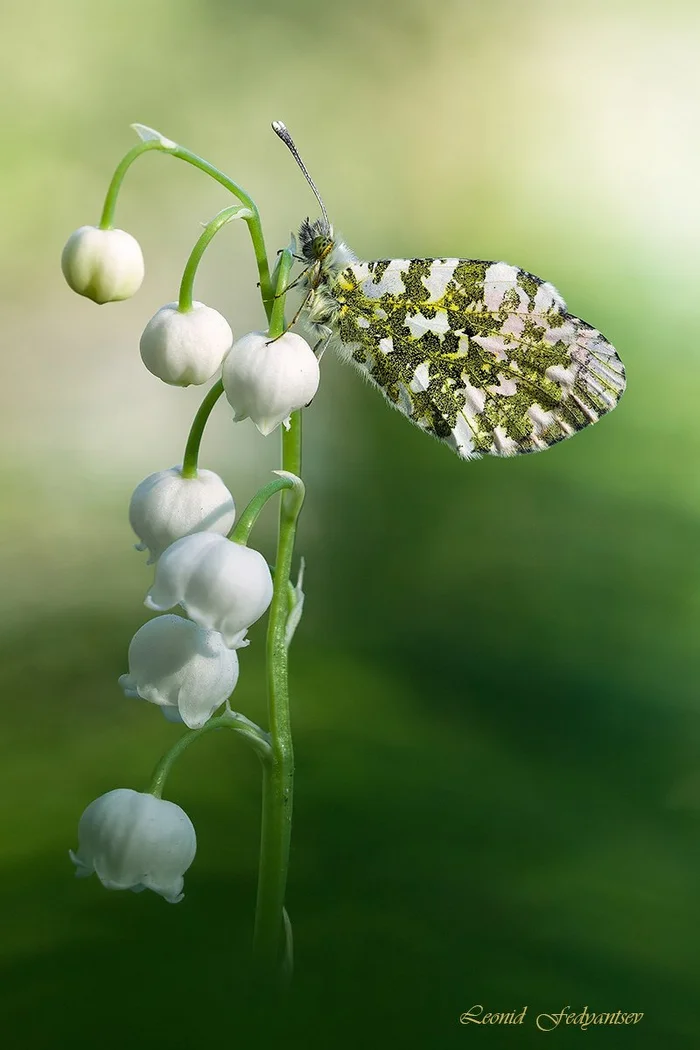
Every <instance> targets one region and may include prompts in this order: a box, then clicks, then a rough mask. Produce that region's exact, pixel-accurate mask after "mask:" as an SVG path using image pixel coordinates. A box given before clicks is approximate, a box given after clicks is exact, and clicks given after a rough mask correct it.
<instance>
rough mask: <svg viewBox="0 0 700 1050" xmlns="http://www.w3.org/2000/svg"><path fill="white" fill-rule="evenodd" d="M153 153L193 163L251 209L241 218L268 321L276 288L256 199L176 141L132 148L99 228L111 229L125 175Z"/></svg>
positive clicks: (116, 176) (156, 141)
mask: <svg viewBox="0 0 700 1050" xmlns="http://www.w3.org/2000/svg"><path fill="white" fill-rule="evenodd" d="M151 150H158V152H160V153H168V154H169V155H170V156H171V157H177V159H178V160H184V161H185V163H187V164H192V165H193V167H195V168H198V169H199V170H200V171H203V172H204V174H205V175H209V176H210V178H212V179H214V180H215V181H216V182H218V183H220V184H221V185H222V186H224V187H225V188H226V189H227V190H229V192H230V193H232V194H233V195H234V197H238V199H239V201H241V203H242V204H244V205H245V206H246V208H248V209H250V213H251V214H250V217H249V218H245V217H244V216H241V217H242V218H245V222H246V223H247V225H248V231H249V233H250V239H251V241H252V242H253V251H254V253H255V261H256V263H257V267H258V274H259V277H260V294H261V296H262V301H263V306H264V308H265V314H266V316H267V318H268V320H269V319H270V316H271V314H272V306H273V289H272V282H271V281H270V267H269V265H268V261H267V251H266V249H265V238H264V237H263V231H262V224H261V222H260V213H259V212H258V209H257V205H256V204H255V201H254V200H253V198H252V197H250V196H249V195H248V194H247V193H246V192H245V190H244V189H242V187H240V186H239V185H238V184H237V183H236V182H234V181H233V179H230V178H229V177H228V175H226V174H224V172H223V171H219V169H218V168H215V167H214V165H213V164H210V163H209V161H206V160H204V158H203V157H199V156H197V154H196V153H193V152H192V151H191V150H188V149H186V148H185V147H184V146H178V145H177V144H176V143H174V142H169V141H168V140H167V139H163V138H162V137H158V138H149V139H148V141H146V142H139V143H138V145H136V146H134V147H133V149H130V150H129V152H128V153H127V154H126V155H125V156H124V157H123V158H122V160H121V161H120V162H119V164H118V165H117V168H116V171H115V172H114V175H113V176H112V181H111V183H110V185H109V189H108V190H107V196H106V197H105V203H104V208H103V209H102V217H101V219H100V229H101V230H109V229H111V228H112V224H113V221H114V211H115V208H116V205H117V197H118V196H119V190H120V189H121V184H122V182H123V181H124V176H125V175H126V173H127V171H128V170H129V168H130V167H131V165H132V164H133V163H134V161H135V160H136V159H137V158H138V157H140V156H141V154H142V153H148V152H149V151H151Z"/></svg>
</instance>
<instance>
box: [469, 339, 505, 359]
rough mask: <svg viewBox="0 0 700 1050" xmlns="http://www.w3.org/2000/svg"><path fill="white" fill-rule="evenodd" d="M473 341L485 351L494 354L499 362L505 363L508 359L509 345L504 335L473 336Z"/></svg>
mask: <svg viewBox="0 0 700 1050" xmlns="http://www.w3.org/2000/svg"><path fill="white" fill-rule="evenodd" d="M472 339H473V340H474V342H475V343H478V345H479V346H481V347H482V348H483V349H484V350H489V351H490V352H491V353H492V354H494V355H495V357H496V360H497V361H505V359H506V358H507V356H508V354H507V353H506V347H507V346H508V343H507V342H506V340H505V339H504V338H503V336H502V335H473V336H472Z"/></svg>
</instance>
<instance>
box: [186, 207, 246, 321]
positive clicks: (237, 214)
mask: <svg viewBox="0 0 700 1050" xmlns="http://www.w3.org/2000/svg"><path fill="white" fill-rule="evenodd" d="M252 217H253V213H252V211H251V210H250V208H245V207H241V205H240V204H236V205H234V206H233V207H231V208H224V209H223V211H220V212H219V213H218V215H215V216H214V218H213V219H211V221H210V222H208V223H207V224H206V226H205V227H204V231H203V232H202V234H201V235H200V237H199V240H198V241H197V243H196V244H195V246H194V248H193V249H192V251H191V252H190V257H189V259H188V260H187V265H186V266H185V269H184V272H183V274H182V281H181V282H180V301H179V304H178V308H179V310H180V313H187V311H188V310H191V309H192V298H193V296H192V290H193V288H194V278H195V274H196V273H197V267H198V266H199V264H200V262H201V261H202V256H203V255H204V252H205V251H206V249H207V246H208V245H209V242H210V241H211V240H212V238H213V237H214V235H215V234H216V233H218V232H219V230H220V229H221V227H222V226H225V225H226V223H228V222H231V220H232V219H246V220H247V219H251V218H252Z"/></svg>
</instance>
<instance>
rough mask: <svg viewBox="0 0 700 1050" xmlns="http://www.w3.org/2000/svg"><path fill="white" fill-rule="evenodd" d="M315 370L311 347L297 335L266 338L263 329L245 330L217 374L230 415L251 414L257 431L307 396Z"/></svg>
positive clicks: (282, 419)
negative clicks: (245, 333)
mask: <svg viewBox="0 0 700 1050" xmlns="http://www.w3.org/2000/svg"><path fill="white" fill-rule="evenodd" d="M319 378H320V372H319V368H318V361H317V359H316V355H315V354H314V352H313V350H312V349H311V347H310V346H309V344H308V343H307V342H306V340H305V339H302V338H301V336H300V335H295V333H294V332H285V334H284V335H282V336H280V337H279V339H275V340H273V341H272V342H271V341H270V337H269V335H266V334H265V333H264V332H249V333H248V334H247V335H244V336H243V337H242V338H241V339H238V340H237V341H236V342H235V343H234V344H233V346H232V347H231V349H230V350H229V352H228V354H227V356H226V360H225V361H224V368H223V373H222V379H223V383H224V391H225V393H226V397H227V398H228V402H229V404H230V406H231V408H232V409H233V418H234V419H235V420H236V421H238V420H240V419H247V418H248V417H250V418H251V419H252V420H253V422H254V423H255V425H256V427H257V428H258V430H259V431H260V433H261V434H265V435H267V434H270V433H271V432H272V431H273V430H274V429H275V427H277V426H279V424H280V423H284V425H285V426H289V416H290V415H291V413H292V412H295V411H296V410H297V409H298V408H303V407H304V405H307V404H308V403H309V401H311V399H312V397H313V396H314V395H315V393H316V391H317V390H318V383H319Z"/></svg>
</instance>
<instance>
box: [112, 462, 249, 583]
mask: <svg viewBox="0 0 700 1050" xmlns="http://www.w3.org/2000/svg"><path fill="white" fill-rule="evenodd" d="M235 516H236V508H235V506H234V502H233V496H232V495H231V493H230V492H229V490H228V489H227V488H226V486H225V485H224V483H223V481H222V480H221V478H220V477H219V475H218V474H215V473H214V471H213V470H201V469H200V470H198V471H197V477H196V478H183V476H182V468H181V467H170V469H169V470H159V471H157V472H156V473H155V474H149V476H148V477H147V478H144V480H143V481H142V482H141V483H140V485H137V486H136V488H135V490H134V494H133V495H132V497H131V503H130V504H129V521H130V522H131V527H132V529H133V530H134V532H135V533H136V535H137V536H138V538H139V539H140V540H141V542H140V544H139V545H138V548H137V549H138V550H145V549H146V548H148V551H149V555H150V556H149V559H148V564H149V565H150V564H151V562H154V561H156V560H157V559H158V558H159V557H160V555H161V554H162V553H163V551H164V550H165V548H166V547H169V546H170V544H171V543H174V542H175V540H179V539H181V538H182V537H183V536H189V535H191V534H192V533H194V532H217V533H220V534H222V535H224V536H225V535H226V534H227V533H228V532H230V531H231V528H232V526H233V522H234V520H235Z"/></svg>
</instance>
